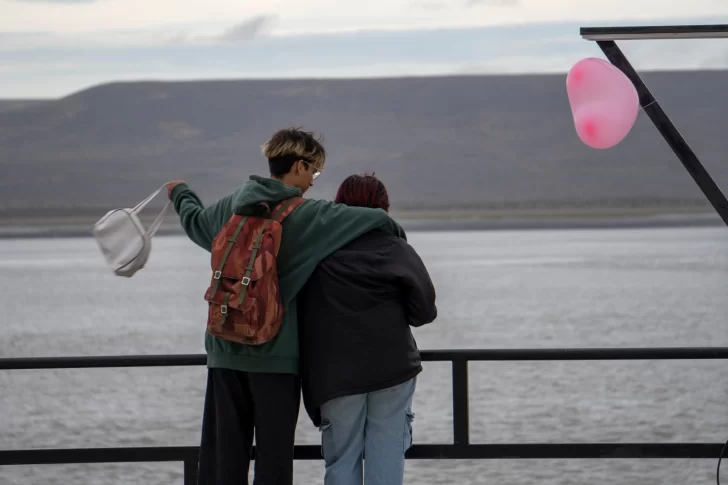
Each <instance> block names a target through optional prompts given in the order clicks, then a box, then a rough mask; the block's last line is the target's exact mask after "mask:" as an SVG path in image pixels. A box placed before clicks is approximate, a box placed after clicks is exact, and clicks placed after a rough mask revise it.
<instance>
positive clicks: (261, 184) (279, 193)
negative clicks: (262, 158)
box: [232, 175, 302, 214]
mask: <svg viewBox="0 0 728 485" xmlns="http://www.w3.org/2000/svg"><path fill="white" fill-rule="evenodd" d="M301 195H302V194H301V189H299V188H296V187H290V186H288V185H285V184H284V183H283V182H281V181H280V180H275V179H272V178H267V177H260V176H258V175H251V176H250V180H248V181H247V182H245V183H244V184H243V185H242V186H241V187H240V188H239V189H238V190H237V191H236V192H235V196H234V198H233V204H232V208H233V212H234V213H236V214H241V213H244V212H246V209H248V208H250V207H251V206H254V205H256V204H259V203H261V202H268V203H269V204H271V205H272V204H276V203H278V202H280V201H282V200H286V199H290V198H291V197H300V196H301Z"/></svg>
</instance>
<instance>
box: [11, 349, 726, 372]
mask: <svg viewBox="0 0 728 485" xmlns="http://www.w3.org/2000/svg"><path fill="white" fill-rule="evenodd" d="M421 355H422V360H423V361H428V362H450V361H491V362H495V361H567V360H705V359H728V347H666V348H586V349H579V348H570V349H473V350H470V349H466V350H425V351H422V352H421ZM206 363H207V356H205V355H204V354H171V355H119V356H116V355H108V356H90V357H16V358H2V359H0V370H21V369H90V368H107V367H173V366H200V365H205V364H206Z"/></svg>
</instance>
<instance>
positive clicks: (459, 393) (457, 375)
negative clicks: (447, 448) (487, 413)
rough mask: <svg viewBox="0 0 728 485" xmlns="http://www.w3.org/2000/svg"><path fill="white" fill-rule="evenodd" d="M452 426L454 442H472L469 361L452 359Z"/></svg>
mask: <svg viewBox="0 0 728 485" xmlns="http://www.w3.org/2000/svg"><path fill="white" fill-rule="evenodd" d="M452 428H453V443H455V444H456V445H467V444H468V443H470V413H469V411H468V361H467V359H454V360H453V361H452Z"/></svg>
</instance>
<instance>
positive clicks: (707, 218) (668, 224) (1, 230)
mask: <svg viewBox="0 0 728 485" xmlns="http://www.w3.org/2000/svg"><path fill="white" fill-rule="evenodd" d="M393 217H394V218H395V219H396V220H397V221H398V222H399V223H400V224H401V225H402V227H403V228H404V229H405V231H407V232H424V231H514V230H524V231H532V230H578V229H581V230H592V229H650V228H678V227H684V228H690V227H694V228H700V227H721V226H723V222H722V220H721V219H720V217H719V216H718V215H717V214H715V213H692V214H685V213H664V214H650V215H608V216H606V215H586V214H585V215H578V216H563V215H562V216H556V215H553V216H531V217H516V216H503V217H477V216H476V217H469V218H468V217H448V218H446V217H419V218H416V217H412V216H409V217H407V216H403V217H397V215H396V214H394V215H393ZM144 222H145V224H146V223H148V222H147V221H144ZM157 235H160V236H181V235H184V231H183V230H182V228H181V227H179V226H178V225H177V226H175V225H174V224H173V223H167V224H163V225H162V227H161V228H160V229H159V232H157ZM79 237H92V234H91V224H79V223H75V224H73V223H70V224H69V223H56V224H37V223H36V224H20V223H17V224H8V225H0V239H40V238H49V239H50V238H79Z"/></svg>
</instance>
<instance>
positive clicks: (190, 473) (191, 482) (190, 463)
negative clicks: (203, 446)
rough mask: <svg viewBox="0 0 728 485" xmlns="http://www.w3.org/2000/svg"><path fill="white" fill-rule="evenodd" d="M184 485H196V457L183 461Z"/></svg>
mask: <svg viewBox="0 0 728 485" xmlns="http://www.w3.org/2000/svg"><path fill="white" fill-rule="evenodd" d="M184 467H185V468H184V482H185V483H184V485H197V457H196V456H195V458H194V459H192V458H187V459H185V461H184Z"/></svg>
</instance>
